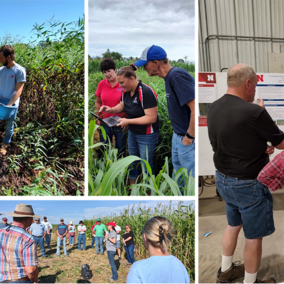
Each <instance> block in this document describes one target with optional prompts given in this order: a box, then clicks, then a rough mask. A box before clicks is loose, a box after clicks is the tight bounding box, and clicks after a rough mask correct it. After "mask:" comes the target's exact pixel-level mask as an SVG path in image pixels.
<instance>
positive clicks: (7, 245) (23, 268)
mask: <svg viewBox="0 0 284 284" xmlns="http://www.w3.org/2000/svg"><path fill="white" fill-rule="evenodd" d="M7 215H9V216H12V217H13V223H12V224H11V225H9V226H8V227H6V228H3V229H0V263H1V265H0V282H14V283H20V282H25V283H37V282H38V267H37V265H38V262H37V253H36V242H35V240H34V238H33V237H32V236H31V235H30V234H28V233H27V232H26V231H25V229H26V228H28V227H29V226H30V225H31V224H32V222H33V218H40V216H39V215H35V214H34V211H33V208H32V206H31V205H26V204H17V206H16V208H15V211H14V212H11V213H8V214H7Z"/></svg>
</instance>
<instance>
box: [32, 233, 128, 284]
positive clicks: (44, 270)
mask: <svg viewBox="0 0 284 284" xmlns="http://www.w3.org/2000/svg"><path fill="white" fill-rule="evenodd" d="M67 242H68V241H67ZM75 243H76V244H75V245H74V246H73V247H70V246H69V245H67V253H68V257H65V256H64V253H63V248H62V247H61V250H60V257H57V256H56V246H57V245H56V237H55V235H54V234H53V236H52V241H51V249H50V250H48V249H46V250H45V251H46V254H47V258H45V259H43V258H42V257H41V251H40V248H39V246H37V255H38V263H39V282H40V283H108V282H109V280H108V278H109V277H110V276H111V268H110V265H109V262H108V257H107V253H106V251H105V253H104V255H101V254H99V255H97V254H96V248H95V247H94V248H91V240H87V241H86V250H85V251H83V250H81V251H79V250H78V246H77V241H76V242H75ZM104 250H105V247H104ZM114 259H115V264H116V267H117V273H118V283H126V277H127V274H128V271H129V269H130V267H129V266H126V265H125V264H126V263H127V259H126V254H125V252H124V251H123V252H122V254H121V260H118V256H117V255H115V258H114ZM83 264H88V265H90V270H92V273H93V277H92V279H90V280H84V279H83V277H82V276H81V267H82V265H83Z"/></svg>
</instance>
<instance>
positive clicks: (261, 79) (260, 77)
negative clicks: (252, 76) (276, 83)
mask: <svg viewBox="0 0 284 284" xmlns="http://www.w3.org/2000/svg"><path fill="white" fill-rule="evenodd" d="M256 76H257V82H264V80H263V75H256Z"/></svg>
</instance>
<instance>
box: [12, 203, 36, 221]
mask: <svg viewBox="0 0 284 284" xmlns="http://www.w3.org/2000/svg"><path fill="white" fill-rule="evenodd" d="M7 215H9V216H12V217H34V218H40V217H41V216H40V215H35V213H34V210H33V207H32V206H31V205H26V204H21V203H18V204H17V206H16V209H15V211H14V212H11V213H7Z"/></svg>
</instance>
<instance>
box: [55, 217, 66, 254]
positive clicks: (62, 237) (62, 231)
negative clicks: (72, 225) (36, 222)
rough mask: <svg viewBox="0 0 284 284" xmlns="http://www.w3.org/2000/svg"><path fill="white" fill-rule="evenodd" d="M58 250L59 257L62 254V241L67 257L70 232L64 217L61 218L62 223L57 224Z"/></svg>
mask: <svg viewBox="0 0 284 284" xmlns="http://www.w3.org/2000/svg"><path fill="white" fill-rule="evenodd" d="M56 233H57V251H56V255H57V257H59V254H60V245H61V242H63V249H64V254H65V256H66V257H67V256H68V254H67V248H66V235H67V233H68V226H67V225H65V224H64V219H63V218H61V219H60V224H59V225H58V226H57V230H56Z"/></svg>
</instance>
